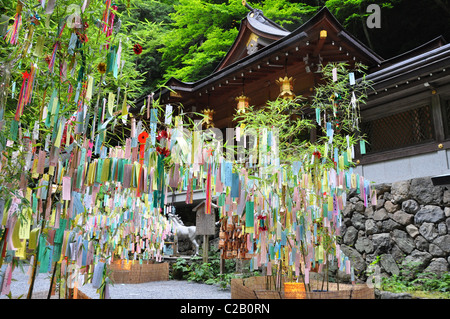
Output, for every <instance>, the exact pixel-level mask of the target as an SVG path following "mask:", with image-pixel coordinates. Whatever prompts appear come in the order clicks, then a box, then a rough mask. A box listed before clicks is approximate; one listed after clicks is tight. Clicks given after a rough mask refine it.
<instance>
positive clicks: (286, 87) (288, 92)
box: [275, 76, 295, 100]
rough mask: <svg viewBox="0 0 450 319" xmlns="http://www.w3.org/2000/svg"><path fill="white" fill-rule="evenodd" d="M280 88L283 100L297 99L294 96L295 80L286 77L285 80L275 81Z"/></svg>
mask: <svg viewBox="0 0 450 319" xmlns="http://www.w3.org/2000/svg"><path fill="white" fill-rule="evenodd" d="M275 82H276V83H277V84H278V85H279V86H280V95H278V97H281V98H282V99H289V100H293V99H294V98H295V94H294V92H293V91H294V79H293V78H292V77H290V78H288V77H287V76H285V77H284V78H279V79H278V80H276V81H275Z"/></svg>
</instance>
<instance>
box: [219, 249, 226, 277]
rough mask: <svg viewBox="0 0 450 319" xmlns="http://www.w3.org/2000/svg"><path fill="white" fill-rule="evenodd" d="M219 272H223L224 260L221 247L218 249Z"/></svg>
mask: <svg viewBox="0 0 450 319" xmlns="http://www.w3.org/2000/svg"><path fill="white" fill-rule="evenodd" d="M219 267H220V274H221V275H222V274H223V273H224V272H225V260H224V259H223V249H221V250H220V262H219Z"/></svg>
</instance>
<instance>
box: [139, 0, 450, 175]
mask: <svg viewBox="0 0 450 319" xmlns="http://www.w3.org/2000/svg"><path fill="white" fill-rule="evenodd" d="M249 9H251V10H250V12H249V13H248V14H247V16H246V17H245V18H244V19H242V21H241V24H240V29H239V33H238V35H237V37H236V39H235V41H234V43H233V45H232V46H231V47H230V49H229V51H228V53H227V54H226V55H225V57H224V58H223V59H222V61H221V62H220V63H219V64H218V65H217V67H216V69H215V70H214V72H212V73H211V74H210V75H209V76H207V77H205V78H203V79H201V80H198V81H196V82H182V81H179V80H177V79H175V78H171V79H169V80H168V81H167V83H166V84H165V88H163V89H161V90H159V91H157V92H155V93H154V98H155V99H159V100H160V103H161V104H162V105H165V104H171V105H173V106H177V105H182V106H183V109H184V110H185V111H186V112H204V111H205V110H206V111H207V112H209V111H213V113H212V116H211V121H212V122H213V124H214V126H215V127H216V128H219V129H221V130H224V129H226V128H229V127H235V126H236V123H234V122H233V117H234V115H235V112H236V110H237V104H238V102H239V98H241V101H242V100H243V102H247V103H249V104H251V105H254V106H262V105H264V104H265V103H266V102H267V101H268V100H275V99H276V98H277V97H278V96H279V94H280V86H279V84H277V83H276V81H277V80H278V79H280V78H284V77H286V76H287V77H292V78H293V79H295V81H294V82H293V83H292V85H293V87H292V89H293V93H294V94H295V95H296V96H305V97H307V96H309V95H311V93H312V92H313V90H314V87H315V85H316V84H317V83H318V82H319V81H320V80H321V76H322V74H321V65H325V64H327V63H330V62H346V63H348V64H349V68H352V66H353V65H354V63H356V62H358V63H362V64H364V65H366V66H367V67H368V70H367V76H366V79H367V80H369V81H371V84H372V87H373V90H371V91H369V95H368V99H367V101H366V102H367V103H366V104H361V105H360V110H361V120H362V123H361V128H362V133H364V134H366V136H367V141H368V143H367V148H366V153H365V154H364V155H360V154H356V156H357V157H356V160H357V161H358V165H357V166H356V168H355V169H356V172H358V173H359V174H361V175H363V176H364V177H365V178H366V179H368V180H371V181H374V182H375V183H392V182H394V181H401V180H407V179H411V178H417V177H427V176H435V175H441V174H446V173H448V171H449V156H448V152H449V150H450V45H449V44H446V42H445V40H444V39H443V38H442V37H439V38H436V39H432V40H431V41H429V42H428V43H425V44H423V45H421V46H419V47H417V48H415V49H413V50H411V51H409V52H405V53H403V54H400V55H398V56H396V57H393V58H390V59H384V58H382V57H380V56H379V55H378V54H377V53H376V52H373V51H372V50H371V49H370V48H368V47H367V46H366V45H364V44H363V43H362V42H361V41H359V40H358V39H356V38H355V37H354V36H352V35H351V34H350V33H348V32H347V31H346V30H345V29H344V28H343V26H342V25H341V24H340V23H339V22H338V21H337V19H336V18H335V17H334V16H333V15H332V14H331V13H330V11H329V10H328V9H327V8H326V7H324V8H322V9H321V10H320V11H319V12H318V13H317V14H316V15H315V16H314V17H312V18H311V19H310V20H309V21H307V22H306V23H304V24H303V25H301V26H300V27H299V28H297V29H296V30H294V31H292V32H290V31H288V30H286V29H284V28H283V27H281V26H279V25H278V24H276V23H274V22H273V21H271V20H270V19H268V18H267V17H265V16H264V14H263V12H262V11H260V10H257V9H253V8H249ZM145 98H146V97H143V98H141V99H140V100H138V101H137V103H136V107H137V108H139V104H140V105H142V104H143V100H144V99H145ZM208 110H209V111H208ZM311 116H313V114H312V112H311ZM310 138H311V139H314V138H315V130H311V132H310Z"/></svg>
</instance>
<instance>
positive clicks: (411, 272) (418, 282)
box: [381, 265, 450, 299]
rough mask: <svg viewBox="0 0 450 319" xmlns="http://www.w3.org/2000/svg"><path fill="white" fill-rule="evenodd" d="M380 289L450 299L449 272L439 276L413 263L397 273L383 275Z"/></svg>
mask: <svg viewBox="0 0 450 319" xmlns="http://www.w3.org/2000/svg"><path fill="white" fill-rule="evenodd" d="M381 290H384V291H390V292H394V293H403V292H406V293H410V294H412V295H414V296H421V297H425V298H445V299H450V273H448V272H447V273H444V274H442V275H441V276H438V275H436V274H435V273H430V272H421V271H420V270H418V268H417V267H414V265H407V266H403V267H402V268H401V269H400V273H399V274H398V275H392V276H390V277H383V278H382V281H381Z"/></svg>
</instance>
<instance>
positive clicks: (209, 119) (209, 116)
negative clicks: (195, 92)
mask: <svg viewBox="0 0 450 319" xmlns="http://www.w3.org/2000/svg"><path fill="white" fill-rule="evenodd" d="M202 113H203V114H204V115H205V124H206V128H210V127H214V123H213V115H214V113H215V111H214V110H211V109H204V110H203V111H202Z"/></svg>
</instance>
